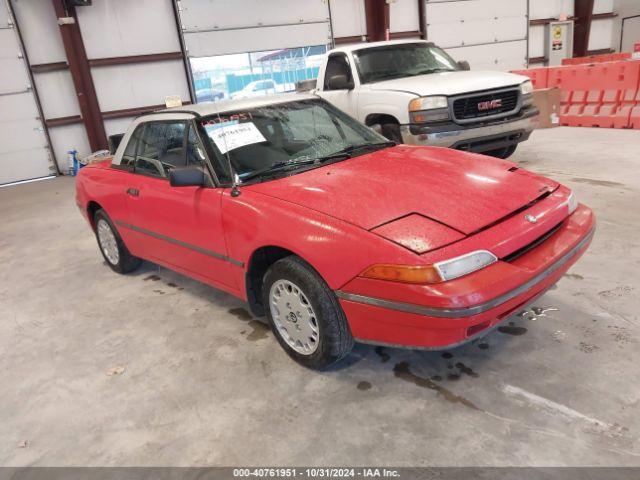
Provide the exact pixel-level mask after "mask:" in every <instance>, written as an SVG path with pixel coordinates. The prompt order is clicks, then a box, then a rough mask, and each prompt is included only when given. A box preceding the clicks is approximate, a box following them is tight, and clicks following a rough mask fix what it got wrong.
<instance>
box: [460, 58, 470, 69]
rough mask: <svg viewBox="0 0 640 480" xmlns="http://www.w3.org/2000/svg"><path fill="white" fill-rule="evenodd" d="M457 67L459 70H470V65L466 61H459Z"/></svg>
mask: <svg viewBox="0 0 640 480" xmlns="http://www.w3.org/2000/svg"><path fill="white" fill-rule="evenodd" d="M458 67H460V70H471V65H469V62H467V61H466V60H460V61H459V62H458Z"/></svg>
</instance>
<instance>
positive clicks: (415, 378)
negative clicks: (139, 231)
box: [0, 0, 640, 467]
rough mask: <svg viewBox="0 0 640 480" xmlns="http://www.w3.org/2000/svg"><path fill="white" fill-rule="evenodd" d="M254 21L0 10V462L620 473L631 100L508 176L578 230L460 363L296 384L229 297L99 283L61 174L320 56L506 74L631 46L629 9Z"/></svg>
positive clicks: (116, 3) (311, 12) (633, 249)
mask: <svg viewBox="0 0 640 480" xmlns="http://www.w3.org/2000/svg"><path fill="white" fill-rule="evenodd" d="M72 3H75V4H76V6H73V5H72ZM82 3H86V5H82ZM268 3H274V4H276V3H277V8H276V7H274V6H273V5H269V6H267V2H259V1H257V0H241V1H230V0H180V1H176V2H174V1H170V0H136V2H127V1H125V0H110V1H107V0H93V1H92V2H91V1H89V2H66V3H65V1H64V0H51V1H48V0H47V1H41V2H34V1H30V0H7V2H6V3H5V4H3V5H2V6H1V7H0V22H1V25H0V69H1V70H2V72H3V74H2V81H1V82H0V115H2V122H0V185H2V188H0V218H1V219H2V221H1V222H0V261H1V262H2V264H3V268H2V272H1V274H0V305H2V307H3V309H2V310H3V312H4V315H3V319H4V320H3V321H2V322H0V358H1V359H2V367H3V368H2V369H1V371H0V385H2V392H3V394H2V395H1V396H0V424H2V425H3V428H2V429H0V439H1V440H2V441H1V442H0V465H2V466H8V467H24V466H231V465H243V466H247V465H264V466H273V465H291V466H302V465H322V466H363V465H380V466H393V467H426V466H457V467H460V466H536V467H541V466H628V467H636V466H639V465H640V416H639V415H638V409H639V408H640V389H639V388H638V384H639V383H640V370H639V369H638V364H639V363H640V353H639V349H638V343H639V340H640V316H639V315H638V308H639V307H640V302H639V300H638V291H639V290H640V274H639V273H638V269H639V267H640V255H639V253H638V240H637V238H638V228H639V226H640V213H639V212H638V209H637V208H636V206H637V205H638V204H639V203H640V187H639V185H640V173H639V172H640V170H639V164H640V155H639V153H638V152H639V148H638V147H639V146H640V123H638V124H635V125H634V124H633V123H632V121H631V120H630V119H632V118H633V113H632V112H633V111H634V110H633V109H634V108H635V105H639V106H640V97H639V100H635V97H633V99H631V100H630V102H631V103H629V105H628V106H629V109H628V110H625V111H627V112H629V115H631V116H629V115H627V124H625V125H624V126H623V127H622V128H595V127H582V126H573V125H572V126H565V125H571V123H569V124H564V123H563V121H562V120H561V121H560V122H558V121H556V122H555V124H554V125H553V126H552V128H540V129H537V130H536V131H534V132H533V134H532V135H531V138H530V139H529V140H528V141H526V142H524V143H522V144H520V145H519V146H518V150H517V151H516V152H515V154H514V155H513V156H512V157H511V158H510V159H509V160H510V161H513V162H515V163H516V164H517V165H518V166H520V167H522V168H524V169H527V170H531V171H533V172H535V173H538V174H541V175H544V176H547V177H549V178H552V179H554V180H556V181H558V182H561V183H562V184H564V185H566V186H568V187H570V188H571V189H572V190H574V191H575V192H576V194H577V196H578V198H579V200H580V202H582V203H585V204H587V205H589V206H590V207H591V208H592V209H593V210H594V212H595V213H596V216H597V219H598V231H597V233H596V236H595V238H594V240H593V244H592V245H591V247H590V249H589V251H588V252H587V253H586V254H585V256H584V257H583V258H582V260H581V261H580V262H578V263H577V264H576V265H575V266H574V267H573V268H572V269H571V270H570V272H569V273H568V274H566V275H565V276H564V277H563V278H562V280H561V281H560V282H559V283H558V284H557V286H556V287H554V288H553V289H551V290H550V291H548V292H547V293H546V294H545V295H544V296H542V297H541V298H539V299H537V300H536V301H535V303H534V304H533V305H531V306H529V307H527V309H526V310H524V311H521V312H518V313H517V314H515V315H513V316H512V317H511V318H510V319H509V323H508V324H506V325H505V326H504V327H501V328H500V329H499V330H498V331H494V332H492V333H490V334H488V335H487V336H486V337H484V338H482V339H481V340H480V341H478V342H474V343H471V344H467V345H465V346H462V347H459V348H455V349H451V350H446V351H436V352H429V351H418V350H403V349H396V348H389V347H376V346H371V345H364V344H357V345H356V347H355V348H354V350H353V352H352V353H351V354H350V355H349V356H348V357H347V358H346V359H345V360H343V361H342V362H340V363H339V364H337V365H335V366H333V367H331V368H329V369H328V370H326V371H322V372H317V371H313V370H308V369H305V368H303V367H301V366H299V365H297V364H296V363H294V362H292V361H291V359H289V358H288V356H287V355H286V354H285V353H284V352H283V351H282V349H281V348H280V347H279V346H278V344H277V342H276V341H275V339H274V338H273V333H272V332H271V331H270V329H269V327H268V326H267V325H266V324H264V323H263V322H262V321H260V319H256V318H254V317H253V316H252V315H251V314H250V313H249V311H248V308H247V305H246V304H245V303H243V302H242V301H240V300H238V299H236V298H234V297H232V296H231V295H228V294H226V293H223V292H221V291H219V290H216V289H214V288H212V287H209V286H207V285H205V284H202V283H199V282H197V281H195V280H192V279H189V278H187V277H185V276H182V275H180V274H178V273H175V272H172V271H171V270H168V269H166V268H163V267H159V266H157V265H154V264H152V263H149V262H145V263H144V265H143V267H142V268H141V269H140V270H138V271H136V272H135V273H132V274H129V275H125V276H120V275H116V274H114V273H113V272H112V271H111V270H110V269H109V268H106V266H105V263H104V262H103V260H102V258H101V257H100V256H99V251H98V248H97V246H96V243H95V238H94V236H93V235H92V234H91V232H90V231H89V230H88V228H87V224H86V222H85V220H84V219H83V218H82V216H81V215H79V214H78V209H77V206H76V203H75V180H74V177H73V176H72V175H68V172H69V155H70V154H69V153H68V152H70V151H74V150H75V151H76V152H77V156H78V157H86V156H88V155H89V154H90V153H92V152H96V151H99V150H103V149H108V148H109V145H108V143H109V141H108V138H109V137H110V136H111V135H114V134H119V133H122V132H124V131H125V130H126V128H127V126H128V124H129V123H130V122H131V120H132V119H133V118H135V117H136V116H138V115H140V114H143V113H146V112H152V111H154V110H158V109H161V108H164V106H165V98H166V97H167V96H179V97H180V98H181V99H182V103H183V104H189V103H198V102H201V101H210V100H214V101H217V99H216V98H215V96H216V95H217V93H216V92H219V94H220V95H222V96H224V97H225V98H226V97H231V96H232V95H233V93H234V92H241V91H243V89H246V87H247V85H248V84H250V83H251V82H256V81H262V80H263V79H264V78H267V77H268V78H271V79H275V81H276V83H277V84H278V85H283V86H284V87H283V89H284V90H290V89H295V88H297V86H298V85H303V84H305V82H307V84H308V82H309V81H310V80H313V79H314V78H315V76H317V71H318V62H319V59H320V58H321V57H322V56H323V55H324V54H325V53H326V52H327V51H328V50H330V49H331V48H333V47H334V46H340V45H348V44H354V43H361V42H362V43H365V42H371V41H380V40H385V39H413V38H415V39H420V38H422V39H427V40H429V41H432V42H434V43H435V44H437V45H439V46H440V47H442V48H444V49H445V50H446V51H447V53H449V54H450V55H451V56H453V57H454V58H455V59H456V60H466V61H468V62H469V64H470V67H471V71H474V70H496V71H518V72H519V73H523V72H525V71H528V70H535V69H539V68H546V67H553V66H554V65H553V64H550V63H549V62H550V59H549V57H548V53H549V52H547V51H546V49H545V42H546V36H545V35H546V33H545V32H546V31H547V28H548V25H549V24H550V23H552V22H554V21H565V20H569V21H572V22H573V32H572V34H573V38H572V43H573V45H572V46H573V51H572V52H570V53H571V56H573V57H588V56H598V55H615V54H617V53H619V52H628V53H629V58H626V59H625V60H622V61H625V62H628V63H633V62H634V61H635V62H637V61H638V60H633V59H632V58H631V53H632V52H633V49H634V45H635V46H636V47H637V48H638V50H640V34H639V30H638V27H637V25H638V23H637V22H636V20H637V18H638V16H639V15H640V3H639V2H637V1H634V0H535V1H534V0H517V1H514V0H455V1H451V0H443V1H438V0H388V1H384V0H380V1H378V0H331V1H329V0H309V1H305V2H299V1H294V0H277V1H276V0H274V1H273V2H268ZM258 53H259V54H258ZM594 61H595V60H594ZM283 65H287V69H286V72H284V73H283V70H284V68H283ZM247 69H248V70H247ZM256 72H260V73H256ZM221 78H224V79H225V82H226V83H225V85H224V88H223V87H220V79H221ZM534 81H535V79H534ZM544 86H547V85H546V84H545V85H544ZM284 90H283V91H284ZM199 92H200V93H199ZM267 93H279V92H277V91H276V92H267ZM635 94H637V95H639V96H640V93H638V88H637V86H636V90H635ZM221 98H222V97H221ZM231 98H233V97H231ZM602 101H604V102H605V103H606V101H605V100H602ZM617 102H619V103H618V104H617V106H618V107H619V108H624V106H625V105H624V100H623V99H622V98H618V100H617ZM633 102H639V103H633ZM629 122H631V123H629ZM558 123H560V125H558ZM34 180H37V181H34Z"/></svg>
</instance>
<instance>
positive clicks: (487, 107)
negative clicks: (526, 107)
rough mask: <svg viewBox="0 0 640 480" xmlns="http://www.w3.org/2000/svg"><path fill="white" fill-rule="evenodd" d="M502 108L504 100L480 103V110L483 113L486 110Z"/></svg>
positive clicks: (497, 99)
mask: <svg viewBox="0 0 640 480" xmlns="http://www.w3.org/2000/svg"><path fill="white" fill-rule="evenodd" d="M501 106H502V99H501V98H496V99H494V100H487V101H486V102H480V103H478V110H480V111H481V112H483V111H485V110H493V109H494V108H500V107H501Z"/></svg>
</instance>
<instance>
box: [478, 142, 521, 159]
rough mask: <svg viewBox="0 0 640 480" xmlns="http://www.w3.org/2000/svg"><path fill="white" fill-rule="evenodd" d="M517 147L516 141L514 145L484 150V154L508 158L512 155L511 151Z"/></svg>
mask: <svg viewBox="0 0 640 480" xmlns="http://www.w3.org/2000/svg"><path fill="white" fill-rule="evenodd" d="M517 147H518V144H517V143H516V144H515V145H511V146H508V147H504V148H499V149H497V150H489V151H488V152H484V154H485V155H490V156H492V157H496V158H509V157H510V156H511V155H513V152H515V151H516V148H517Z"/></svg>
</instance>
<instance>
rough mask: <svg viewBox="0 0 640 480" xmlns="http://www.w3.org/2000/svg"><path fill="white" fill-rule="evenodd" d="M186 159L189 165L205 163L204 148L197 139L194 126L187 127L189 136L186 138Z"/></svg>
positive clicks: (202, 164)
mask: <svg viewBox="0 0 640 480" xmlns="http://www.w3.org/2000/svg"><path fill="white" fill-rule="evenodd" d="M187 160H188V163H189V165H198V166H204V165H205V156H204V148H202V144H201V143H200V140H199V139H198V135H197V134H196V131H195V129H194V128H189V138H188V140H187Z"/></svg>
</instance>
